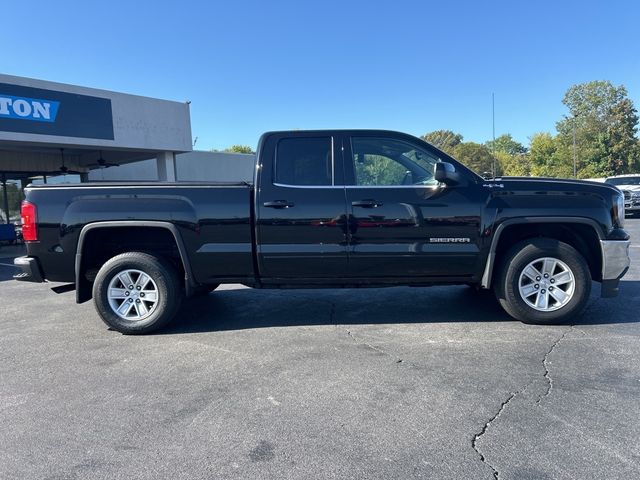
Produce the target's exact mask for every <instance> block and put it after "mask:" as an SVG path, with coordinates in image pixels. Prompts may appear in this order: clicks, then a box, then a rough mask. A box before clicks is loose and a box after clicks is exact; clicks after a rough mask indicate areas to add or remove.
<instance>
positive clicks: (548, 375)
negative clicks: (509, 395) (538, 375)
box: [536, 325, 573, 406]
mask: <svg viewBox="0 0 640 480" xmlns="http://www.w3.org/2000/svg"><path fill="white" fill-rule="evenodd" d="M572 329H573V325H572V326H571V328H569V329H568V330H565V331H564V332H563V333H562V335H560V336H559V337H558V339H557V340H556V341H555V342H553V345H551V348H550V349H549V351H548V352H547V353H546V354H545V356H544V358H543V359H542V366H543V367H544V374H543V377H544V378H545V380H546V381H547V390H546V391H545V392H544V393H543V394H542V395H540V396H539V397H538V399H537V400H536V405H537V406H540V402H542V400H543V399H544V398H546V397H548V396H549V394H550V393H551V391H552V390H553V378H551V372H550V370H549V365H548V363H547V362H548V360H549V355H551V354H552V353H553V351H554V350H555V349H556V347H557V346H558V344H559V343H560V342H561V341H562V340H563V339H564V337H566V336H567V334H568V333H569V332H570V331H571V330H572Z"/></svg>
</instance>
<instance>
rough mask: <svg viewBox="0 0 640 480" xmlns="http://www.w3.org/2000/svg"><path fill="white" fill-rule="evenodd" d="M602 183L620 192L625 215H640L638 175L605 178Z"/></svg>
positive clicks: (639, 180)
mask: <svg viewBox="0 0 640 480" xmlns="http://www.w3.org/2000/svg"><path fill="white" fill-rule="evenodd" d="M604 182H605V183H608V184H610V185H615V186H616V187H618V188H619V189H620V190H622V193H623V194H624V212H625V214H626V215H633V214H639V213H640V173H637V174H631V175H616V176H615V177H607V179H606V180H605V181H604Z"/></svg>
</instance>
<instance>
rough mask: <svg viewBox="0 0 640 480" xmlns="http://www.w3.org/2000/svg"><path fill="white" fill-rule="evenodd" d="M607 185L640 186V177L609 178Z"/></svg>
mask: <svg viewBox="0 0 640 480" xmlns="http://www.w3.org/2000/svg"><path fill="white" fill-rule="evenodd" d="M605 183H608V184H610V185H640V176H637V177H618V178H607V179H606V180H605Z"/></svg>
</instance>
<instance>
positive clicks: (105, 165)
mask: <svg viewBox="0 0 640 480" xmlns="http://www.w3.org/2000/svg"><path fill="white" fill-rule="evenodd" d="M119 166H120V164H119V163H114V162H107V161H106V160H105V159H104V158H102V150H100V157H98V161H97V162H96V163H90V164H89V165H87V167H89V168H92V167H98V168H109V167H119Z"/></svg>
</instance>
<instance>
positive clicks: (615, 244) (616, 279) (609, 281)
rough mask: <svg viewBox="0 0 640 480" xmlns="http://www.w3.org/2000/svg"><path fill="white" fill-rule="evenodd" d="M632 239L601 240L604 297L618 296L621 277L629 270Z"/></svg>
mask: <svg viewBox="0 0 640 480" xmlns="http://www.w3.org/2000/svg"><path fill="white" fill-rule="evenodd" d="M630 244H631V241H630V240H601V241H600V246H601V248H602V293H601V296H603V297H616V296H617V295H618V286H619V284H620V279H621V278H622V277H623V276H624V275H625V273H627V270H629V265H631V259H630V258H629V245H630Z"/></svg>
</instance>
